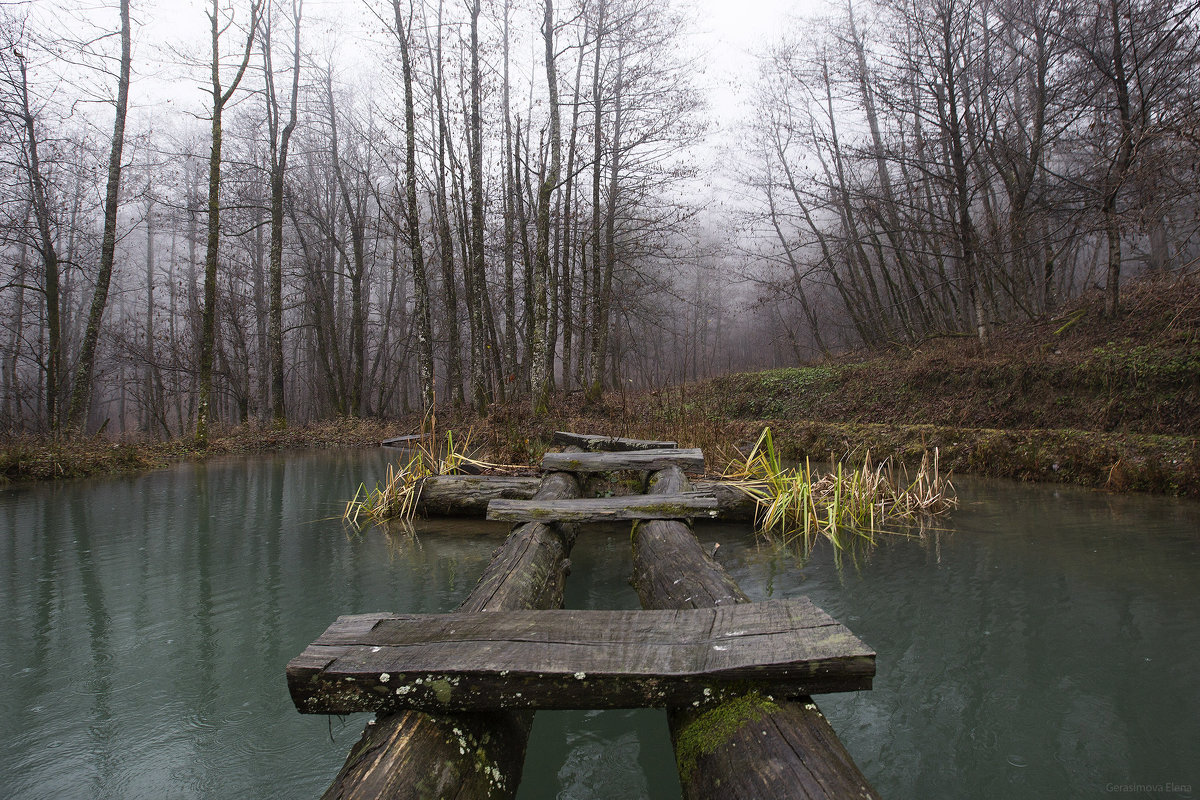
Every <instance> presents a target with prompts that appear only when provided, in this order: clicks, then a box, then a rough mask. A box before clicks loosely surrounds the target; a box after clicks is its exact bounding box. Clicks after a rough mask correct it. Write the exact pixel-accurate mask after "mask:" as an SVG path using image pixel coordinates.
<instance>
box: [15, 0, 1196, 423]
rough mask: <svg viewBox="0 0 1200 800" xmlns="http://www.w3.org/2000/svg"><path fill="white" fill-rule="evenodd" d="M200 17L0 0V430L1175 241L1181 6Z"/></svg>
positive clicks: (612, 348)
mask: <svg viewBox="0 0 1200 800" xmlns="http://www.w3.org/2000/svg"><path fill="white" fill-rule="evenodd" d="M202 5H203V13H201V11H200V10H198V9H193V12H194V13H193V15H192V16H191V17H187V19H188V20H191V21H193V22H195V23H196V27H195V29H194V30H187V31H186V32H185V31H180V32H179V35H178V36H177V37H176V38H172V37H163V36H161V31H162V30H163V28H162V26H161V24H159V25H151V24H150V23H152V22H153V21H154V20H155V19H156V18H158V17H159V16H161V15H163V14H165V13H168V12H166V11H165V10H164V9H166V8H168V7H170V6H171V4H169V3H152V2H148V1H147V2H138V1H137V0H134V2H132V3H130V2H129V0H110V2H108V3H107V5H103V4H102V5H99V6H97V5H96V4H95V3H91V2H89V3H86V4H85V3H83V2H78V3H75V2H72V1H71V0H58V1H57V2H50V1H49V0H38V1H37V2H12V1H11V0H9V1H6V2H0V114H2V119H3V126H2V127H0V165H2V168H3V182H2V184H0V429H3V430H8V431H36V432H46V431H52V430H64V429H65V430H87V431H95V430H96V429H98V428H100V427H102V426H103V427H105V430H106V432H108V433H112V434H116V433H124V432H133V431H140V432H142V433H143V434H144V435H149V436H152V437H159V438H168V437H176V436H180V435H185V434H192V433H195V434H197V435H198V436H199V437H200V438H201V439H203V437H204V436H206V435H207V431H208V428H209V426H210V425H211V424H212V423H214V422H220V423H222V424H237V423H241V422H244V421H250V420H259V421H262V422H271V421H274V422H276V423H282V422H284V420H286V421H288V422H304V421H311V420H317V419H323V418H327V417H330V416H333V415H338V414H341V415H346V414H353V415H363V416H367V415H384V416H387V415H395V414H398V413H402V412H404V411H408V410H413V409H416V410H419V409H421V408H422V407H424V406H427V405H428V404H430V403H431V402H433V400H434V398H435V397H436V400H437V403H438V404H439V405H442V404H458V405H472V406H475V407H476V408H478V409H480V410H486V408H487V407H488V406H489V405H490V404H494V403H512V402H521V403H532V404H533V406H534V407H535V408H537V407H541V406H544V405H545V404H546V403H547V402H548V401H549V400H550V399H551V398H552V397H554V396H556V395H560V396H561V395H564V394H565V395H566V396H568V397H571V398H577V399H578V402H580V403H583V402H585V401H587V400H589V399H595V398H597V397H598V396H600V394H601V393H602V392H603V391H606V390H611V389H614V388H617V387H625V388H644V387H654V386H661V385H664V384H668V383H673V382H680V381H685V380H691V379H696V378H701V377H705V376H709V375H713V374H718V373H723V372H728V371H732V370H745V369H756V368H763V367H770V366H779V365H788V364H796V363H800V362H803V361H806V360H812V359H819V358H822V357H824V356H826V355H828V354H830V353H836V352H839V351H842V350H845V349H847V348H850V347H855V346H869V347H877V346H887V345H893V344H907V345H916V344H919V343H921V342H923V341H926V340H928V339H929V338H930V337H937V336H944V335H969V336H975V337H981V338H983V339H987V337H988V336H989V335H990V332H991V330H992V328H993V327H994V326H996V325H998V324H1001V323H1004V322H1007V321H1014V320H1024V319H1035V318H1039V317H1042V316H1044V315H1046V314H1048V313H1053V312H1054V310H1055V309H1056V308H1057V307H1058V306H1060V305H1061V304H1062V303H1064V302H1065V301H1067V300H1069V299H1070V298H1072V297H1074V296H1076V295H1078V294H1079V293H1080V292H1082V291H1086V290H1090V289H1094V288H1103V289H1104V291H1105V298H1106V300H1105V305H1106V311H1107V313H1110V314H1111V313H1119V304H1120V286H1121V282H1122V281H1123V280H1127V279H1128V277H1129V276H1130V275H1132V274H1136V273H1138V272H1141V271H1145V270H1167V269H1185V268H1190V267H1191V265H1192V264H1193V262H1194V260H1195V258H1196V255H1197V247H1198V245H1200V242H1198V240H1197V222H1198V210H1200V205H1198V202H1197V201H1198V200H1200V194H1198V191H1200V188H1198V183H1197V163H1198V156H1200V128H1198V126H1197V120H1198V119H1200V117H1198V116H1197V100H1198V99H1200V70H1198V66H1200V61H1198V59H1197V54H1198V44H1200V37H1198V30H1197V23H1198V21H1200V19H1198V16H1197V8H1198V5H1200V4H1198V3H1196V2H1190V3H1188V2H1178V1H1177V0H861V1H860V2H858V3H856V4H854V5H851V4H850V3H849V2H835V3H833V4H831V5H829V6H828V7H826V10H825V13H824V15H823V16H821V17H819V18H817V17H810V18H802V19H794V20H791V21H790V22H789V23H788V24H787V26H786V27H784V28H783V29H781V30H779V31H778V33H777V35H776V36H774V37H772V38H771V39H770V40H764V41H762V42H761V47H760V49H759V50H758V52H756V53H755V55H756V56H757V57H758V62H757V63H758V68H757V70H756V71H755V72H754V73H753V74H749V75H739V76H722V75H719V74H716V75H714V74H713V69H714V65H719V63H720V60H719V59H718V58H716V57H715V54H713V53H712V52H705V51H704V50H703V49H701V48H699V47H698V46H697V44H696V41H697V40H696V38H695V36H694V32H695V31H696V30H697V29H698V27H699V26H702V25H703V24H704V20H703V19H701V18H700V16H701V15H700V12H699V10H698V9H697V8H695V7H692V6H690V5H689V4H688V3H687V2H686V0H669V1H668V0H557V1H556V2H555V0H542V2H538V0H440V1H439V0H424V1H423V2H422V1H421V0H393V2H391V3H388V2H385V1H384V0H366V2H358V3H351V2H347V3H345V4H343V5H341V6H339V5H338V4H330V3H327V2H326V3H317V2H312V0H310V2H309V3H308V4H302V2H301V0H259V1H258V2H255V1H254V0H212V1H211V3H209V2H206V3H203V4H202ZM360 18H362V19H366V20H367V24H366V25H365V26H363V27H361V28H360V27H354V26H352V25H350V24H349V23H348V20H351V19H360ZM350 29H353V30H354V33H353V35H351V34H350V33H348V32H347V31H349V30H350ZM150 32H159V33H155V34H154V35H150ZM727 78H729V79H734V78H736V80H738V81H739V83H740V85H742V86H743V87H744V91H745V92H746V97H747V98H749V102H748V103H747V104H746V106H745V108H746V109H748V110H747V111H746V112H745V113H744V114H743V115H742V118H741V119H740V120H738V121H737V124H736V125H735V126H733V128H732V129H730V130H726V131H725V133H726V135H725V136H724V138H722V139H720V140H719V141H718V140H717V139H715V138H714V136H713V135H712V133H713V129H714V127H715V126H714V125H713V122H712V120H713V119H714V110H713V108H711V107H709V106H706V105H705V97H706V94H705V86H707V85H708V83H706V82H711V81H714V80H718V81H719V80H723V79H727ZM722 143H723V144H722Z"/></svg>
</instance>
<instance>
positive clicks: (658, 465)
mask: <svg viewBox="0 0 1200 800" xmlns="http://www.w3.org/2000/svg"><path fill="white" fill-rule="evenodd" d="M672 465H674V466H677V467H679V468H680V469H685V470H691V471H693V472H703V471H704V453H702V452H701V451H700V450H699V449H698V448H694V449H689V450H676V449H661V450H637V451H631V452H627V453H546V455H545V456H543V457H542V469H548V470H562V471H563V472H609V471H615V470H623V469H634V470H658V469H663V468H664V467H669V466H672Z"/></svg>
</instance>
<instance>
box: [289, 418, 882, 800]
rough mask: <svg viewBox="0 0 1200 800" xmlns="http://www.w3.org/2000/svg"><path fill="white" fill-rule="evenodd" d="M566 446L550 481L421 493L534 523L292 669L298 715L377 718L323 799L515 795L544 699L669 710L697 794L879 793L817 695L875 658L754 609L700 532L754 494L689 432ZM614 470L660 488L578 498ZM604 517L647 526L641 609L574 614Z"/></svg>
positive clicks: (811, 624) (838, 630) (550, 461)
mask: <svg viewBox="0 0 1200 800" xmlns="http://www.w3.org/2000/svg"><path fill="white" fill-rule="evenodd" d="M555 441H556V442H557V443H559V444H560V445H564V446H565V447H566V448H567V450H568V451H567V452H562V453H547V454H546V456H545V458H544V459H543V461H542V468H543V470H544V471H545V476H544V477H543V478H541V479H536V478H535V479H529V480H528V481H525V480H522V479H511V478H509V479H498V480H496V481H492V480H489V479H488V478H487V477H486V476H467V478H468V479H467V480H446V479H445V478H439V479H429V480H428V481H427V483H426V484H425V486H424V487H423V488H422V494H423V495H424V494H425V493H426V492H428V493H429V497H428V498H426V499H425V502H423V503H421V504H420V505H419V507H420V508H422V509H423V510H425V511H426V512H428V513H443V514H444V513H462V514H467V515H470V514H479V513H481V511H482V509H484V508H485V509H486V515H487V518H488V519H495V520H504V521H510V522H516V523H519V524H518V525H516V527H515V528H514V529H513V532H512V533H511V534H510V535H509V537H508V539H507V540H506V542H505V544H504V546H503V547H501V548H500V550H498V551H497V553H496V555H495V557H494V558H493V560H492V562H491V564H489V566H488V568H487V569H486V570H485V571H484V574H483V576H482V577H481V578H480V581H479V584H478V585H477V586H476V588H475V590H474V591H473V592H472V593H471V595H470V596H469V597H468V598H467V600H466V601H465V602H464V603H463V605H462V606H461V607H460V608H459V609H458V610H457V611H455V612H453V613H449V614H391V613H376V614H357V615H351V616H343V617H339V618H338V620H337V621H336V622H334V623H333V624H332V625H331V626H330V627H329V628H328V629H327V630H326V631H325V632H324V633H323V634H322V635H321V636H320V637H319V638H318V639H317V640H316V641H314V642H313V643H312V644H311V645H310V646H309V647H307V648H306V649H305V650H304V652H302V653H301V654H300V655H299V656H297V657H296V658H294V659H292V661H291V662H289V664H288V666H287V680H288V686H289V689H290V691H291V694H292V698H293V701H294V702H295V704H296V707H297V709H298V710H300V711H301V712H303V713H315V714H344V713H350V712H356V711H373V712H376V713H377V717H376V718H375V719H374V720H373V721H372V722H371V723H369V724H368V726H367V729H366V730H365V731H364V733H363V736H362V738H361V739H360V741H359V742H358V744H357V745H356V746H355V747H354V748H353V750H352V751H351V753H350V755H349V757H348V758H347V759H346V763H345V765H344V766H343V767H342V770H341V771H340V772H339V773H338V775H337V777H336V778H335V780H334V782H333V784H332V785H331V786H330V787H329V789H328V790H327V791H326V793H325V795H324V796H325V797H326V798H335V797H336V798H351V797H353V798H389V799H391V798H413V799H414V800H415V798H426V797H455V798H483V797H488V798H508V797H513V796H514V795H515V794H516V789H517V784H518V783H519V781H520V776H521V769H522V766H523V763H524V756H525V749H526V745H527V742H528V735H529V728H530V725H531V723H532V716H533V712H534V711H535V710H537V709H564V708H576V709H604V708H641V707H660V708H665V709H666V710H667V719H668V723H669V727H670V730H671V737H672V741H673V743H674V745H675V754H676V764H677V767H678V769H679V775H680V782H681V786H682V788H683V796H684V797H686V798H747V799H749V798H767V797H772V798H846V797H855V798H859V797H861V798H877V797H878V795H877V794H876V793H875V791H874V789H873V788H871V786H870V784H869V783H868V782H867V780H866V778H865V777H864V776H863V775H862V773H861V771H860V770H859V769H858V767H857V765H856V764H855V763H854V761H853V759H852V758H851V757H850V755H849V754H848V753H847V752H846V749H845V747H844V746H843V745H842V743H841V742H840V741H839V740H838V738H837V735H836V734H835V733H834V732H833V730H832V728H831V727H830V726H829V723H828V722H827V721H826V719H825V717H824V716H823V715H822V714H821V712H820V711H819V709H817V706H816V704H815V703H813V702H812V699H811V695H813V694H818V693H824V692H842V691H854V690H861V689H870V688H871V680H872V678H873V676H874V674H875V653H874V652H872V651H871V650H870V649H869V648H868V647H867V646H866V645H864V644H863V643H862V642H861V641H860V640H859V639H858V638H857V637H855V636H854V634H852V633H851V632H850V631H849V630H847V629H846V628H845V627H844V626H842V625H841V624H840V623H838V622H837V621H836V620H834V619H832V618H831V617H830V616H829V615H828V614H826V613H825V612H824V611H822V610H821V609H819V608H817V607H816V606H814V605H813V604H812V603H811V602H810V601H809V600H808V599H807V598H791V599H786V600H770V601H766V602H758V603H752V602H750V600H749V598H748V597H747V596H746V595H745V594H744V593H743V592H742V591H741V589H740V588H739V587H738V586H737V583H736V582H735V581H734V580H733V578H732V577H730V576H729V574H728V573H727V572H726V571H725V569H724V568H723V567H721V566H720V565H719V564H718V563H716V562H715V561H714V560H713V559H712V557H711V555H710V554H708V553H705V552H704V550H703V548H701V546H700V544H699V542H698V541H697V540H696V537H695V536H694V535H693V533H692V530H691V527H690V520H691V519H694V518H697V517H699V518H714V517H724V518H735V519H737V518H745V511H746V509H745V507H744V505H745V504H744V502H743V501H742V500H741V499H740V498H738V497H736V496H735V495H738V494H741V493H740V492H737V491H736V490H733V491H732V492H729V491H721V489H729V488H730V487H721V486H720V485H719V484H706V483H703V482H697V484H696V485H695V486H693V485H692V484H691V483H690V482H689V480H688V478H687V476H686V474H685V470H692V471H702V470H703V468H704V456H703V453H701V452H700V451H699V450H681V449H678V448H677V447H676V446H675V443H674V442H650V441H642V440H632V439H619V438H614V437H599V436H590V435H580V434H571V433H565V432H559V433H556V434H555ZM613 470H636V471H639V472H642V473H648V474H649V481H648V490H647V492H646V493H645V494H642V495H634V496H631V497H625V498H581V497H580V494H581V493H582V492H581V490H580V483H581V482H580V476H581V475H582V474H586V473H592V472H602V471H603V472H608V471H613ZM514 481H516V482H514ZM534 484H536V486H533V485H534ZM531 487H532V491H530V489H531ZM480 496H483V497H485V498H486V500H481V499H480ZM484 502H486V505H484ZM609 520H633V551H634V575H633V585H634V588H635V589H636V590H637V592H638V596H639V599H640V600H641V602H642V606H643V609H642V610H623V611H592V610H563V609H561V608H560V607H561V605H562V588H563V583H564V581H565V578H566V574H567V572H568V569H569V561H568V558H567V557H568V556H569V553H570V549H571V546H572V544H573V543H574V540H575V536H576V531H577V526H578V524H580V523H588V522H596V521H609Z"/></svg>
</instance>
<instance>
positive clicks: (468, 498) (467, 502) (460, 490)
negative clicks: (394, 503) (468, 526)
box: [417, 475, 542, 517]
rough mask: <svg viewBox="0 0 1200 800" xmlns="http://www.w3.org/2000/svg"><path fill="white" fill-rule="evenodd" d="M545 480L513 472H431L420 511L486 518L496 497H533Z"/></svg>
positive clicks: (424, 482) (421, 496) (425, 481)
mask: <svg viewBox="0 0 1200 800" xmlns="http://www.w3.org/2000/svg"><path fill="white" fill-rule="evenodd" d="M541 483H542V479H541V478H533V477H528V478H527V477H519V476H509V475H430V476H429V477H427V478H422V479H421V488H420V493H419V494H418V495H417V511H418V513H421V514H424V515H425V516H477V517H483V516H485V515H486V514H487V507H488V503H490V502H491V501H492V500H497V499H500V498H505V499H512V500H529V499H531V498H532V497H533V496H534V494H536V493H537V490H538V487H539V486H540V485H541Z"/></svg>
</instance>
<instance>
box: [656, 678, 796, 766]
mask: <svg viewBox="0 0 1200 800" xmlns="http://www.w3.org/2000/svg"><path fill="white" fill-rule="evenodd" d="M778 709H779V706H778V705H777V704H776V703H774V702H773V701H771V700H768V699H767V698H765V697H763V696H762V695H761V694H759V693H758V692H750V693H749V694H744V695H741V696H739V697H735V698H733V699H732V700H726V701H725V702H723V703H721V704H720V705H718V706H716V707H715V708H712V709H710V710H708V711H705V712H704V713H703V714H701V715H700V716H698V717H696V718H695V719H693V720H692V721H691V722H689V723H688V724H687V725H686V726H684V728H683V730H681V731H680V732H679V735H678V737H677V738H676V741H675V759H676V761H677V762H678V764H679V777H680V779H681V780H683V781H685V782H686V781H687V780H688V779H689V778H690V777H691V774H692V772H693V771H694V770H695V769H696V765H697V764H698V763H699V762H700V759H701V758H703V757H704V756H706V755H708V754H709V753H712V752H713V751H715V750H716V749H717V748H719V747H721V746H723V745H724V744H725V743H726V742H728V741H729V739H730V738H731V737H732V736H733V735H734V734H736V733H737V732H738V731H739V730H741V729H742V727H744V726H745V725H748V724H749V723H751V722H757V721H758V720H760V719H762V718H763V717H764V716H766V715H767V714H770V713H771V712H773V711H776V710H778Z"/></svg>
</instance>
